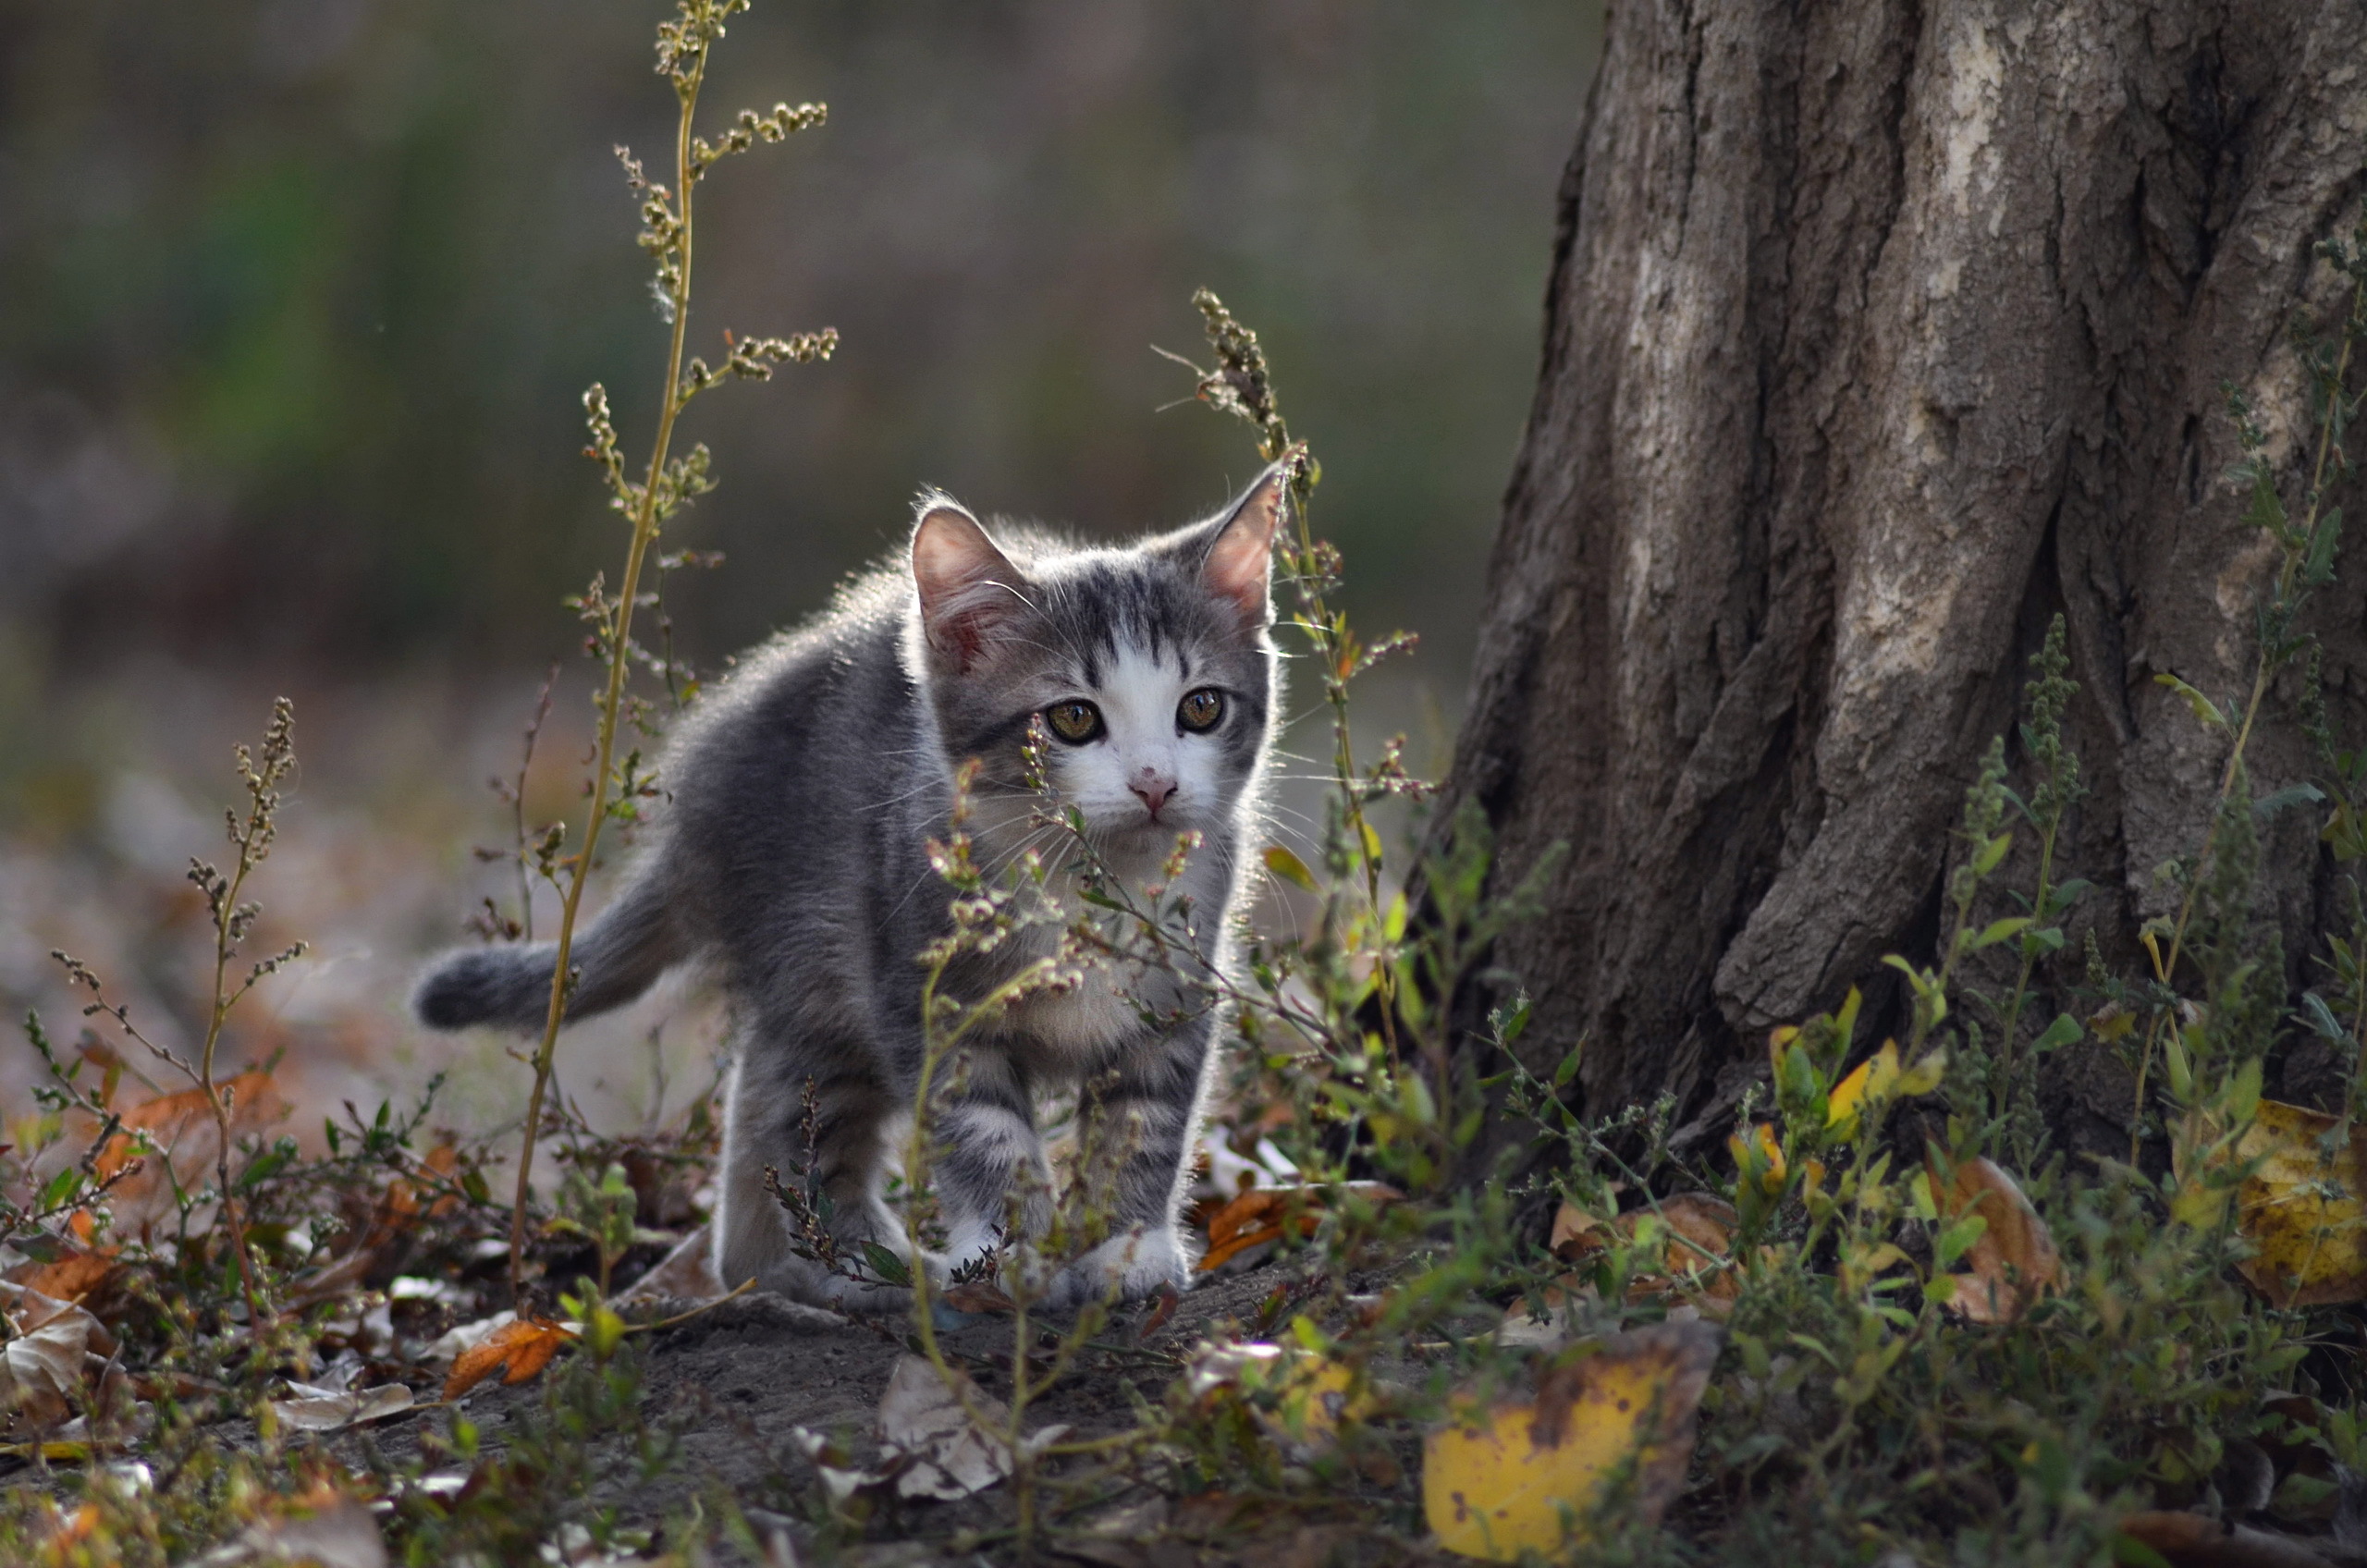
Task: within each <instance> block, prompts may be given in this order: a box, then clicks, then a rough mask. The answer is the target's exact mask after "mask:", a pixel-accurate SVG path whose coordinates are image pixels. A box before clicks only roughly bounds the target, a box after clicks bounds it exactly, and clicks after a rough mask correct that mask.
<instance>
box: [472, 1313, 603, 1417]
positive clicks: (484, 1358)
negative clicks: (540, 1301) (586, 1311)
mask: <svg viewBox="0 0 2367 1568" xmlns="http://www.w3.org/2000/svg"><path fill="white" fill-rule="evenodd" d="M574 1338H575V1332H574V1330H573V1329H570V1328H568V1327H567V1326H566V1325H565V1324H563V1323H559V1322H558V1321H556V1320H554V1319H552V1318H548V1317H521V1318H517V1319H514V1320H512V1321H510V1322H508V1323H504V1324H503V1325H502V1326H501V1327H500V1328H498V1329H495V1330H494V1331H493V1332H492V1333H490V1334H488V1335H486V1336H485V1337H484V1339H483V1340H481V1341H478V1342H477V1343H475V1344H473V1345H471V1346H470V1347H469V1348H468V1349H466V1350H464V1351H462V1352H461V1353H460V1354H459V1355H458V1356H456V1357H454V1358H453V1361H452V1370H451V1371H450V1372H448V1373H447V1374H445V1377H444V1397H445V1398H446V1399H447V1400H455V1399H458V1398H460V1396H461V1395H462V1394H464V1393H467V1392H468V1391H469V1390H471V1389H473V1388H475V1387H476V1386H477V1385H478V1384H479V1383H482V1382H484V1380H485V1379H486V1378H490V1377H492V1376H493V1374H494V1373H495V1372H496V1371H497V1370H498V1371H499V1372H500V1373H501V1380H502V1381H503V1382H504V1383H509V1384H516V1383H522V1382H525V1381H527V1380H528V1379H529V1378H533V1376H534V1375H535V1374H536V1373H538V1372H540V1371H541V1370H542V1369H543V1368H544V1367H546V1366H549V1365H550V1364H551V1357H553V1356H555V1355H557V1354H558V1352H559V1347H560V1346H561V1345H564V1344H566V1343H567V1342H568V1341H570V1340H572V1339H574Z"/></svg>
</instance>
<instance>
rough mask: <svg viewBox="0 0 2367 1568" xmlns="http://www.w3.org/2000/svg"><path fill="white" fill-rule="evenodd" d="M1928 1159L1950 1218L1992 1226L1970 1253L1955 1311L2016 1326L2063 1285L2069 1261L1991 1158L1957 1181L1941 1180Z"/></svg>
mask: <svg viewBox="0 0 2367 1568" xmlns="http://www.w3.org/2000/svg"><path fill="white" fill-rule="evenodd" d="M1936 1153H1937V1151H1934V1154H1933V1157H1927V1158H1926V1165H1927V1167H1928V1170H1929V1172H1930V1175H1931V1178H1932V1195H1933V1196H1934V1197H1935V1198H1937V1199H1938V1200H1939V1207H1940V1209H1941V1212H1942V1214H1943V1215H1944V1217H1945V1218H1946V1219H1950V1220H1956V1219H1962V1218H1963V1217H1964V1216H1966V1215H1968V1214H1978V1215H1979V1216H1981V1219H1984V1220H1986V1221H1987V1222H1988V1227H1987V1229H1985V1230H1984V1231H1981V1237H1980V1239H1979V1240H1978V1241H1976V1242H1974V1243H1972V1246H1971V1249H1970V1250H1969V1251H1968V1252H1967V1253H1966V1254H1965V1262H1966V1263H1967V1264H1968V1265H1969V1266H1970V1267H1971V1269H1972V1272H1971V1273H1969V1274H1959V1275H1957V1276H1956V1296H1955V1298H1954V1299H1953V1300H1952V1301H1950V1302H1949V1303H1948V1305H1949V1307H1950V1309H1951V1310H1953V1311H1955V1312H1956V1313H1958V1314H1959V1315H1961V1316H1962V1317H1966V1318H1968V1319H1970V1320H1971V1321H1972V1322H1975V1323H2013V1322H2017V1321H2018V1320H2019V1319H2020V1317H2021V1316H2022V1314H2024V1313H2026V1312H2028V1311H2029V1310H2030V1308H2031V1307H2032V1306H2033V1305H2036V1304H2037V1302H2038V1299H2039V1297H2041V1296H2042V1295H2045V1294H2047V1293H2048V1292H2052V1291H2054V1289H2055V1288H2056V1287H2057V1286H2058V1285H2060V1284H2061V1283H2062V1282H2063V1260H2062V1258H2061V1257H2060V1256H2057V1254H2056V1253H2055V1250H2054V1236H2053V1234H2051V1233H2050V1232H2049V1231H2048V1230H2047V1228H2046V1221H2045V1220H2043V1219H2040V1218H2039V1217H2038V1210H2037V1209H2035V1208H2033V1207H2030V1199H2029V1198H2028V1197H2027V1196H2025V1195H2024V1194H2023V1193H2022V1189H2021V1186H2020V1184H2019V1183H2018V1182H2016V1181H2015V1180H2014V1179H2013V1177H2011V1176H2009V1175H2007V1174H2006V1173H2005V1170H2004V1169H2003V1168H2002V1167H2000V1166H1998V1165H1997V1164H1995V1163H1994V1162H1993V1161H1991V1160H1987V1159H1968V1160H1965V1161H1963V1162H1962V1163H1961V1164H1959V1165H1958V1166H1957V1167H1956V1180H1955V1181H1954V1182H1945V1181H1943V1180H1942V1179H1941V1174H1940V1163H1939V1160H1938V1159H1937V1158H1936Z"/></svg>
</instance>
